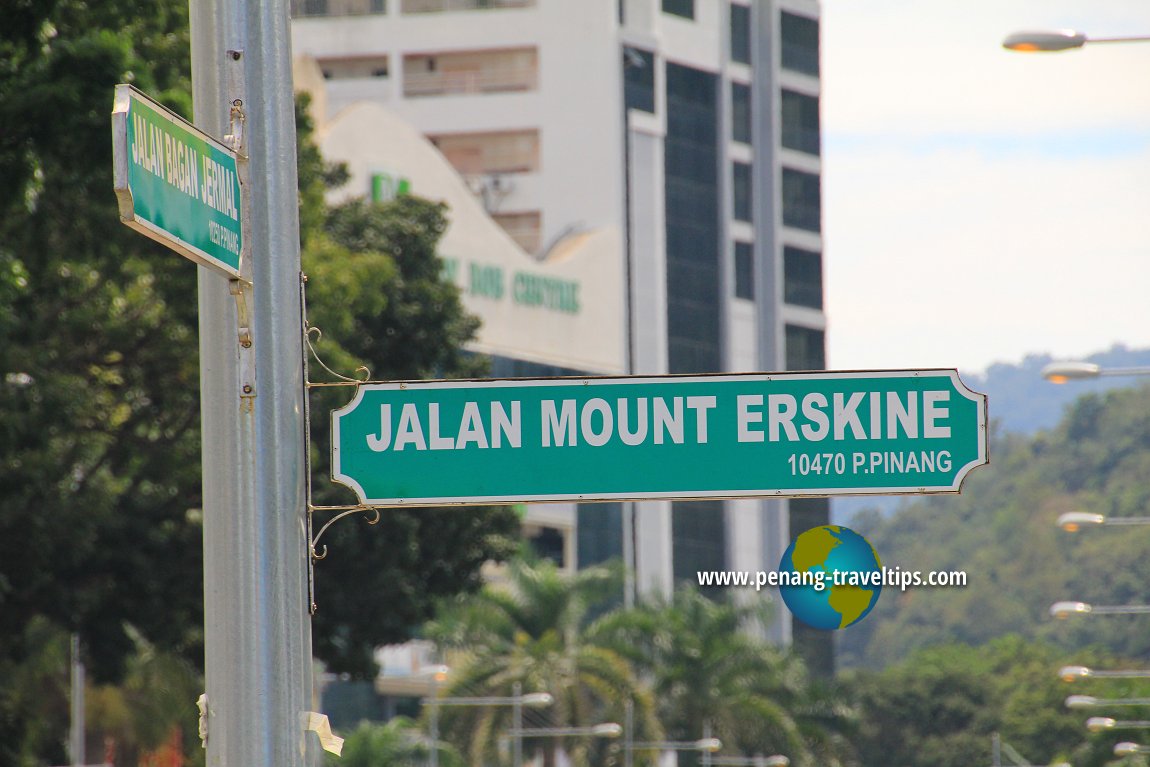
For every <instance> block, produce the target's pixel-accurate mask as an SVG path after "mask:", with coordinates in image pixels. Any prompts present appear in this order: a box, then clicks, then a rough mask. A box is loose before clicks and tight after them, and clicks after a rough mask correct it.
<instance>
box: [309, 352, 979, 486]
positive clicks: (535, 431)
mask: <svg viewBox="0 0 1150 767" xmlns="http://www.w3.org/2000/svg"><path fill="white" fill-rule="evenodd" d="M331 423H332V426H331V430H332V478H333V479H334V480H335V481H336V482H339V483H342V484H344V485H347V486H348V487H350V488H352V489H353V490H354V491H355V493H356V495H357V496H359V500H360V502H361V503H364V504H370V505H375V506H407V505H431V504H480V503H519V502H542V501H608V500H620V499H631V500H641V499H653V498H677V499H692V498H743V497H765V496H826V495H865V494H894V493H915V494H919V493H957V492H958V491H959V488H960V487H961V485H962V481H963V479H964V478H965V477H966V475H967V474H968V473H969V472H970V471H971V470H972V469H974V468H975V467H976V466H981V465H983V464H985V463H987V461H988V457H987V434H986V395H984V394H978V393H975V392H972V391H971V390H970V389H968V388H966V386H965V385H964V384H963V383H962V381H961V380H960V379H959V377H958V373H957V371H955V370H907V371H872V372H850V373H839V372H833V373H832V372H828V373H769V374H764V373H755V374H738V375H707V376H661V377H642V376H636V377H624V378H547V379H530V380H529V379H518V380H514V379H513V380H498V381H428V382H402V383H376V384H363V385H361V386H359V388H358V390H357V392H356V395H355V398H354V399H353V400H352V401H351V402H350V403H349V404H348V405H346V406H345V407H343V408H340V409H339V410H336V411H333V412H332V419H331Z"/></svg>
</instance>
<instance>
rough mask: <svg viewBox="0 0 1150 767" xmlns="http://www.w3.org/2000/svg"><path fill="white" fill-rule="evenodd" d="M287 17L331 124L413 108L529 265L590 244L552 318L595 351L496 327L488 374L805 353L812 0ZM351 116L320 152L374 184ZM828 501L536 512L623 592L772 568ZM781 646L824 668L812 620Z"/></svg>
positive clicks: (365, 136)
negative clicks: (597, 349) (589, 268)
mask: <svg viewBox="0 0 1150 767" xmlns="http://www.w3.org/2000/svg"><path fill="white" fill-rule="evenodd" d="M292 10H293V17H294V18H293V26H292V30H293V45H294V53H295V55H296V56H305V57H310V58H311V59H314V61H315V62H316V63H317V64H318V68H319V71H320V72H322V77H323V81H322V82H323V85H322V87H315V88H313V90H319V91H322V93H321V94H319V95H320V98H318V100H317V103H318V105H319V108H320V109H321V111H322V114H321V115H320V117H321V119H322V120H323V121H324V122H325V123H326V124H327V125H328V126H329V127H330V126H337V125H338V123H339V121H340V120H341V119H344V117H345V116H346V117H347V119H349V120H350V119H351V117H350V116H351V115H353V114H355V113H356V107H354V106H353V105H356V104H359V103H360V102H364V101H367V102H372V103H374V104H376V105H378V106H380V107H383V108H384V109H386V110H387V111H388V112H389V113H390V114H391V115H394V116H396V117H398V118H400V119H401V120H403V121H405V122H406V123H409V124H410V125H411V126H413V128H414V129H415V131H417V132H418V133H419V134H422V136H424V137H426V139H428V140H429V141H430V142H431V143H432V144H434V146H435V147H436V148H438V150H439V152H440V153H441V154H442V156H443V157H444V158H446V161H447V162H449V163H450V164H451V165H452V166H454V168H455V170H456V171H458V174H460V176H462V178H463V180H464V181H465V182H466V184H467V185H469V186H470V189H471V192H472V193H473V194H474V200H475V205H477V206H482V208H483V209H485V210H486V212H487V214H488V215H489V216H490V218H491V219H493V220H494V222H496V223H497V224H499V225H500V226H501V227H502V228H503V230H504V231H505V232H506V233H507V235H509V237H510V240H513V241H514V243H517V244H518V246H519V249H521V250H522V253H520V254H518V255H517V256H516V257H517V258H522V260H523V263H524V264H526V266H525V267H524V269H525V270H526V272H530V271H531V270H532V269H534V270H535V271H536V272H538V273H540V274H546V273H548V270H549V269H560V268H562V267H561V266H554V265H553V262H558V261H561V260H563V259H564V258H567V257H569V256H570V252H571V250H572V247H569V246H570V245H571V243H572V242H574V241H578V240H579V238H580V237H584V236H586V235H587V234H588V233H593V234H595V235H596V236H597V238H598V239H596V240H595V242H598V243H599V246H596V247H599V248H600V250H599V253H600V257H599V258H598V260H597V261H596V263H597V264H599V266H598V267H596V268H597V269H598V270H599V271H598V272H597V273H589V272H586V271H584V272H582V273H580V274H578V275H577V276H576V277H571V279H572V280H579V281H581V282H580V283H579V284H580V285H581V286H582V287H581V288H580V291H581V292H579V293H577V294H575V293H571V294H569V295H578V296H579V300H577V301H575V302H574V303H572V304H571V305H569V306H567V314H568V315H571V314H572V313H573V311H574V312H575V313H578V314H581V315H586V316H587V317H588V318H595V317H598V319H597V320H596V322H595V323H593V324H594V327H595V329H594V330H593V331H592V330H588V329H587V328H588V327H590V326H586V325H581V326H578V327H576V325H574V324H571V325H570V327H567V326H565V327H567V329H566V330H563V331H557V332H561V333H582V334H585V335H586V334H591V333H593V334H594V335H595V338H592V339H590V340H592V341H595V342H596V343H599V344H600V345H601V347H602V349H603V350H605V352H604V354H603V355H600V356H599V357H598V358H595V359H592V358H593V357H594V355H584V357H581V358H580V359H584V360H586V361H585V362H582V363H580V362H578V361H567V360H569V359H570V358H568V357H564V354H563V352H564V350H565V348H567V347H570V346H571V344H569V343H568V340H567V339H565V338H561V337H556V338H555V340H554V344H553V345H554V349H555V358H554V359H548V358H546V357H545V356H543V357H541V356H540V355H538V354H533V353H527V354H524V355H517V354H515V353H514V346H515V344H514V338H512V339H511V343H509V344H508V343H503V342H499V343H496V342H495V341H492V342H491V343H486V342H485V343H486V346H484V345H482V344H481V348H484V349H485V350H487V351H491V349H503V350H507V349H511V351H503V352H497V353H496V355H495V370H494V373H495V374H496V375H534V374H537V373H546V374H552V373H568V372H570V373H575V372H579V373H637V374H657V373H700V372H717V371H753V370H809V369H821V368H823V367H824V366H825V361H824V330H825V325H826V320H825V315H824V313H823V304H822V297H823V288H822V253H823V239H822V236H821V214H820V169H821V162H820V131H819V93H820V84H819V7H818V3H817V2H816V0H294V2H293V9H292ZM356 119H357V120H358V121H359V122H358V123H357V124H358V125H359V127H358V128H357V129H356V130H354V131H352V130H349V131H346V132H343V133H341V132H340V130H338V129H336V128H332V129H331V130H328V129H327V128H325V131H326V132H324V133H321V136H323V137H324V138H323V141H324V143H323V144H322V146H323V149H324V151H325V154H328V155H329V156H333V155H334V156H336V157H340V158H342V159H346V160H348V161H349V164H350V165H351V166H352V169H353V177H355V173H357V172H358V173H359V174H360V176H361V177H362V176H364V175H371V174H375V175H376V177H377V178H378V175H379V173H380V172H384V171H389V169H387V168H382V167H367V165H368V164H370V163H369V162H368V161H367V160H365V159H364V158H366V157H376V156H377V155H373V154H372V151H370V150H369V149H368V147H367V146H366V144H364V143H363V142H372V141H374V142H377V143H381V144H386V142H387V141H388V137H387V136H386V135H383V134H382V133H381V132H379V131H376V132H375V135H374V136H373V135H372V133H373V132H372V129H371V126H372V124H373V123H372V122H371V121H372V118H371V112H370V110H367V111H362V110H361V111H360V113H359V114H358V116H357V117H356ZM340 136H343V137H344V138H342V139H341V138H339V137H340ZM353 136H356V137H358V138H354V139H353V138H351V137H353ZM341 142H342V143H341ZM355 142H359V143H355ZM357 162H358V163H359V165H360V166H361V167H359V168H358V169H357V167H356V166H357ZM405 172H406V173H410V172H411V171H410V168H408V169H407V170H406V171H405ZM388 178H390V176H388ZM356 183H359V185H360V186H359V188H358V189H357V190H356V191H357V193H367V192H368V189H367V182H366V181H363V180H362V178H361V179H360V180H359V181H357V182H356ZM404 183H406V182H404ZM412 183H413V185H414V186H415V187H418V181H413V182H412ZM413 191H415V192H416V193H418V192H419V189H418V188H415V189H413ZM500 236H502V235H500ZM605 238H606V239H605ZM612 238H613V239H612ZM504 239H506V238H504ZM604 242H607V243H608V245H607V246H605V247H606V250H603V249H602V247H603V246H602V243H604ZM576 244H577V246H576V247H575V250H578V243H576ZM511 247H514V246H511ZM588 247H590V246H588ZM604 253H609V254H610V255H609V256H604V255H603V254H604ZM461 258H464V259H466V254H462V255H461ZM453 269H455V267H453ZM490 269H496V271H490ZM572 274H574V272H573V273H572ZM569 276H570V275H569ZM457 278H458V280H459V282H460V285H461V287H462V288H463V289H464V294H465V296H464V297H465V300H466V301H468V305H469V307H471V308H473V309H475V310H476V311H477V312H478V313H479V314H480V316H481V317H483V316H485V315H484V313H483V312H484V311H494V307H495V305H494V303H492V302H493V301H495V300H503V301H504V302H505V303H510V302H511V298H509V297H512V298H514V299H515V301H516V302H519V289H520V281H519V280H520V273H519V272H514V276H513V272H512V271H511V269H510V268H504V267H498V268H496V267H482V266H474V265H472V266H471V267H469V269H458V270H457ZM532 279H534V278H532ZM539 279H544V280H545V279H547V278H546V277H540V278H539ZM533 284H534V283H533ZM540 284H543V283H540ZM548 284H550V283H548ZM485 302H486V303H485ZM519 303H520V304H524V305H520V306H518V308H516V307H511V308H509V309H508V310H507V311H509V312H514V311H519V312H521V313H520V314H519V315H514V316H515V317H517V319H512V320H511V321H510V323H509V324H507V327H508V328H510V330H507V331H506V332H508V333H511V334H512V336H514V333H515V330H514V328H515V327H526V326H529V325H530V326H532V327H533V328H534V329H536V330H538V328H540V327H543V328H545V327H546V323H543V324H542V325H541V324H539V323H536V322H535V321H534V320H532V319H531V318H530V317H529V316H527V315H525V314H522V312H525V311H528V310H529V309H530V310H532V311H538V306H532V307H528V306H526V305H525V304H529V303H530V302H519ZM572 306H573V307H574V310H573V311H572ZM501 311H502V309H501ZM508 316H512V315H508ZM538 316H540V317H542V315H538ZM567 319H568V320H570V319H571V317H570V316H568V318H567ZM493 322H494V320H493ZM493 327H494V325H493ZM579 328H582V329H579ZM581 340H582V341H583V342H584V343H586V342H587V340H588V339H587V338H583V339H581ZM827 509H828V505H827V503H826V501H824V500H822V499H806V500H802V501H791V502H789V503H788V502H787V501H783V500H736V501H712V502H694V503H686V502H683V503H680V502H642V503H637V504H634V505H633V506H632V505H629V504H598V505H585V506H582V507H575V506H574V505H571V506H570V508H569V509H568V510H566V511H564V510H563V509H562V508H560V509H553V510H551V511H550V512H549V513H550V514H551V517H552V518H556V517H562V516H563V515H564V514H567V519H568V520H569V524H568V525H567V528H568V530H569V531H573V535H574V537H575V541H576V542H577V543H569V545H568V546H567V547H566V548H567V550H568V556H569V557H570V556H571V554H573V555H574V556H575V557H576V558H577V560H578V562H579V563H580V564H582V563H587V562H593V561H599V560H602V559H606V558H608V557H612V556H620V555H622V556H624V557H625V558H626V559H628V560H630V561H633V562H634V565H635V571H636V580H637V584H636V587H637V590H638V592H639V593H651V592H656V593H663V594H666V593H669V592H670V590H671V589H672V588H673V587H674V584H675V582H676V581H678V580H694V579H695V577H696V575H695V574H696V572H697V571H699V570H747V571H757V570H771V569H774V568H775V567H776V566H777V564H778V562H779V558H780V556H781V555H782V552H783V550H784V549H785V548H786V546H787V545H788V543H789V542H790V540H791V539H792V537H793V535H795V534H797V533H798V532H801V531H802V530H803V529H806V528H808V527H811V526H813V525H817V524H824V523H825V522H826V520H827ZM560 527H562V525H560ZM555 545H556V546H559V547H560V548H562V546H561V544H558V543H556V544H555ZM625 549H626V551H625ZM777 614H778V620H777V622H776V624H775V625H774V626H773V627H772V628H771V633H772V635H773V637H774V638H775V639H776V640H777V641H780V642H787V641H790V640H791V639H792V629H791V625H790V621H789V615H788V614H787V611H786V610H785V609H781V608H780V609H779V610H778V611H777ZM802 631H803V629H801V628H800V627H799V626H797V625H796V627H795V632H796V633H799V632H802ZM819 636H822V637H823V639H822V640H821V641H819V640H818V639H817V637H819ZM796 641H798V642H799V643H800V644H801V645H810V647H809V648H808V650H809V651H810V652H811V653H813V655H814V656H816V657H815V658H813V660H815V662H816V665H818V666H820V667H822V668H824V669H827V668H829V667H830V663H831V661H830V657H831V656H830V651H829V647H830V645H829V641H828V640H827V639H826V637H825V635H820V634H817V633H814V634H813V635H812V636H806V635H804V636H802V637H799V638H798V639H797V640H796Z"/></svg>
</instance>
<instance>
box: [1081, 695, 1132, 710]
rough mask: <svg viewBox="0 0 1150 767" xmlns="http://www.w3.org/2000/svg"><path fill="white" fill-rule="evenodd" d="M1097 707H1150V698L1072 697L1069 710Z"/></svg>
mask: <svg viewBox="0 0 1150 767" xmlns="http://www.w3.org/2000/svg"><path fill="white" fill-rule="evenodd" d="M1097 706H1150V698H1095V697H1094V696H1092V695H1071V696H1070V697H1068V698H1067V699H1066V707H1067V708H1095V707H1097Z"/></svg>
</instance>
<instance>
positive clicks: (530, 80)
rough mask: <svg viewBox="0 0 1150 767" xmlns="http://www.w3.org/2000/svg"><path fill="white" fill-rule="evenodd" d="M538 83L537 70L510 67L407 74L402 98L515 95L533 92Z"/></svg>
mask: <svg viewBox="0 0 1150 767" xmlns="http://www.w3.org/2000/svg"><path fill="white" fill-rule="evenodd" d="M537 83H538V73H537V71H536V69H535V68H534V67H509V68H502V69H488V70H467V71H458V72H408V73H407V74H406V75H405V77H404V79H403V95H404V96H406V97H407V98H416V97H421V96H449V95H454V94H479V93H515V92H521V91H533V90H535V88H536V86H537Z"/></svg>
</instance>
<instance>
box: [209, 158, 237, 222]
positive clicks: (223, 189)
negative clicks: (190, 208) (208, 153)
mask: <svg viewBox="0 0 1150 767" xmlns="http://www.w3.org/2000/svg"><path fill="white" fill-rule="evenodd" d="M201 159H202V160H203V167H204V181H203V183H202V184H201V185H200V199H202V200H203V201H204V204H205V205H207V206H208V207H211V208H215V209H216V210H218V211H219V212H220V213H223V214H224V215H225V216H227V217H228V218H231V219H232V220H233V221H239V220H240V212H239V210H238V209H237V208H236V174H234V173H232V170H231V168H225V167H224V166H223V165H220V164H219V163H218V162H216V161H215V160H213V159H211V158H210V157H203V158H201Z"/></svg>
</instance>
